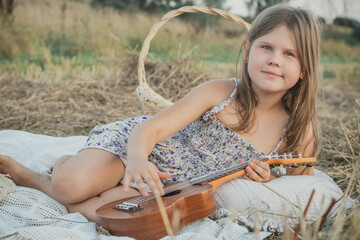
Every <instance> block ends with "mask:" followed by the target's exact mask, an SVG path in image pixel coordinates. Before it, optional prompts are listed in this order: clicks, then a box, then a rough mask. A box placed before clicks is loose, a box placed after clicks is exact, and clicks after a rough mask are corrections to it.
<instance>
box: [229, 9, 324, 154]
mask: <svg viewBox="0 0 360 240" xmlns="http://www.w3.org/2000/svg"><path fill="white" fill-rule="evenodd" d="M281 25H285V26H286V27H287V28H288V29H289V30H290V31H291V32H292V33H293V35H294V37H295V41H296V46H297V50H298V56H299V60H300V63H301V72H302V73H303V77H302V79H299V81H298V82H297V83H296V84H295V86H293V87H292V88H290V89H289V90H288V91H287V92H286V93H285V95H284V96H283V97H282V99H281V104H282V105H283V107H284V109H285V110H286V112H287V113H288V116H289V118H288V122H287V128H286V138H285V143H286V148H285V149H284V152H296V150H297V148H298V147H299V146H300V144H301V143H302V141H303V139H304V137H305V134H306V132H307V130H308V129H307V128H308V127H309V126H310V124H311V125H312V127H313V131H314V132H313V134H314V154H317V153H318V152H319V148H320V136H319V131H318V127H317V117H316V111H315V100H316V89H317V84H318V81H319V80H320V79H321V71H320V63H319V61H320V35H321V30H320V23H319V20H318V18H317V17H316V16H315V15H313V14H312V13H311V12H308V11H306V10H303V9H300V8H293V7H288V6H279V5H277V6H274V7H271V8H268V9H266V10H264V11H263V12H261V13H260V14H259V15H258V16H257V17H256V18H255V20H254V21H253V22H252V27H251V29H250V31H249V33H248V35H247V37H246V39H245V41H247V43H248V45H249V47H247V48H246V49H244V54H243V55H244V57H243V61H242V68H241V73H240V74H241V75H240V77H239V78H240V84H239V87H238V89H237V100H238V101H237V103H238V106H237V108H238V110H239V113H240V119H241V121H240V124H239V125H238V126H237V127H236V129H235V130H237V131H240V132H241V131H242V132H246V131H249V130H250V129H251V128H252V127H253V126H254V123H255V118H256V116H255V107H256V105H257V97H256V94H255V92H254V90H253V88H252V86H251V79H250V76H249V72H248V64H247V61H246V58H247V56H248V55H249V51H250V48H251V46H252V44H253V42H254V41H255V40H256V39H257V38H259V37H261V36H263V35H265V34H267V33H269V32H270V31H272V30H274V29H275V28H276V27H279V26H281Z"/></svg>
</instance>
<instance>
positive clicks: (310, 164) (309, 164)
mask: <svg viewBox="0 0 360 240" xmlns="http://www.w3.org/2000/svg"><path fill="white" fill-rule="evenodd" d="M313 166H314V163H306V164H305V167H313Z"/></svg>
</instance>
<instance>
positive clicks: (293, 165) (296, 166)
mask: <svg viewBox="0 0 360 240" xmlns="http://www.w3.org/2000/svg"><path fill="white" fill-rule="evenodd" d="M290 167H291V168H298V167H299V165H298V164H291V165H290Z"/></svg>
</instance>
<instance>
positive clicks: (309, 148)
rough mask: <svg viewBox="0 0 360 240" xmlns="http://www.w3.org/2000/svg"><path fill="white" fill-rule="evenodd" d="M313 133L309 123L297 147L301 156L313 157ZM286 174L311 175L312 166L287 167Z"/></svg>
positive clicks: (312, 173) (312, 171)
mask: <svg viewBox="0 0 360 240" xmlns="http://www.w3.org/2000/svg"><path fill="white" fill-rule="evenodd" d="M313 150H314V135H313V128H312V126H311V125H310V126H309V127H308V129H307V134H306V135H305V140H304V142H303V144H302V145H301V146H300V148H299V152H300V153H301V155H302V157H314V153H313ZM286 175H311V176H314V167H298V168H287V169H286Z"/></svg>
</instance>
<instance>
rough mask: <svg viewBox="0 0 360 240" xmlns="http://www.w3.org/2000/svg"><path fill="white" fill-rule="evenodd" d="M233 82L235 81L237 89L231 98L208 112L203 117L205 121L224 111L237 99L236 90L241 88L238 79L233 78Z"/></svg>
mask: <svg viewBox="0 0 360 240" xmlns="http://www.w3.org/2000/svg"><path fill="white" fill-rule="evenodd" d="M231 80H234V81H235V88H234V90H233V91H232V93H231V94H230V95H229V97H228V98H227V99H225V100H224V101H222V102H221V103H219V104H218V105H216V106H215V107H213V108H212V109H210V110H209V111H207V112H206V113H205V114H204V116H203V119H204V120H207V119H208V118H209V116H212V115H215V114H216V113H218V112H220V111H221V110H223V109H224V108H225V107H226V106H228V105H229V104H230V103H231V102H232V101H233V100H234V99H235V97H236V90H237V88H238V86H239V79H238V78H231Z"/></svg>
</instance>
